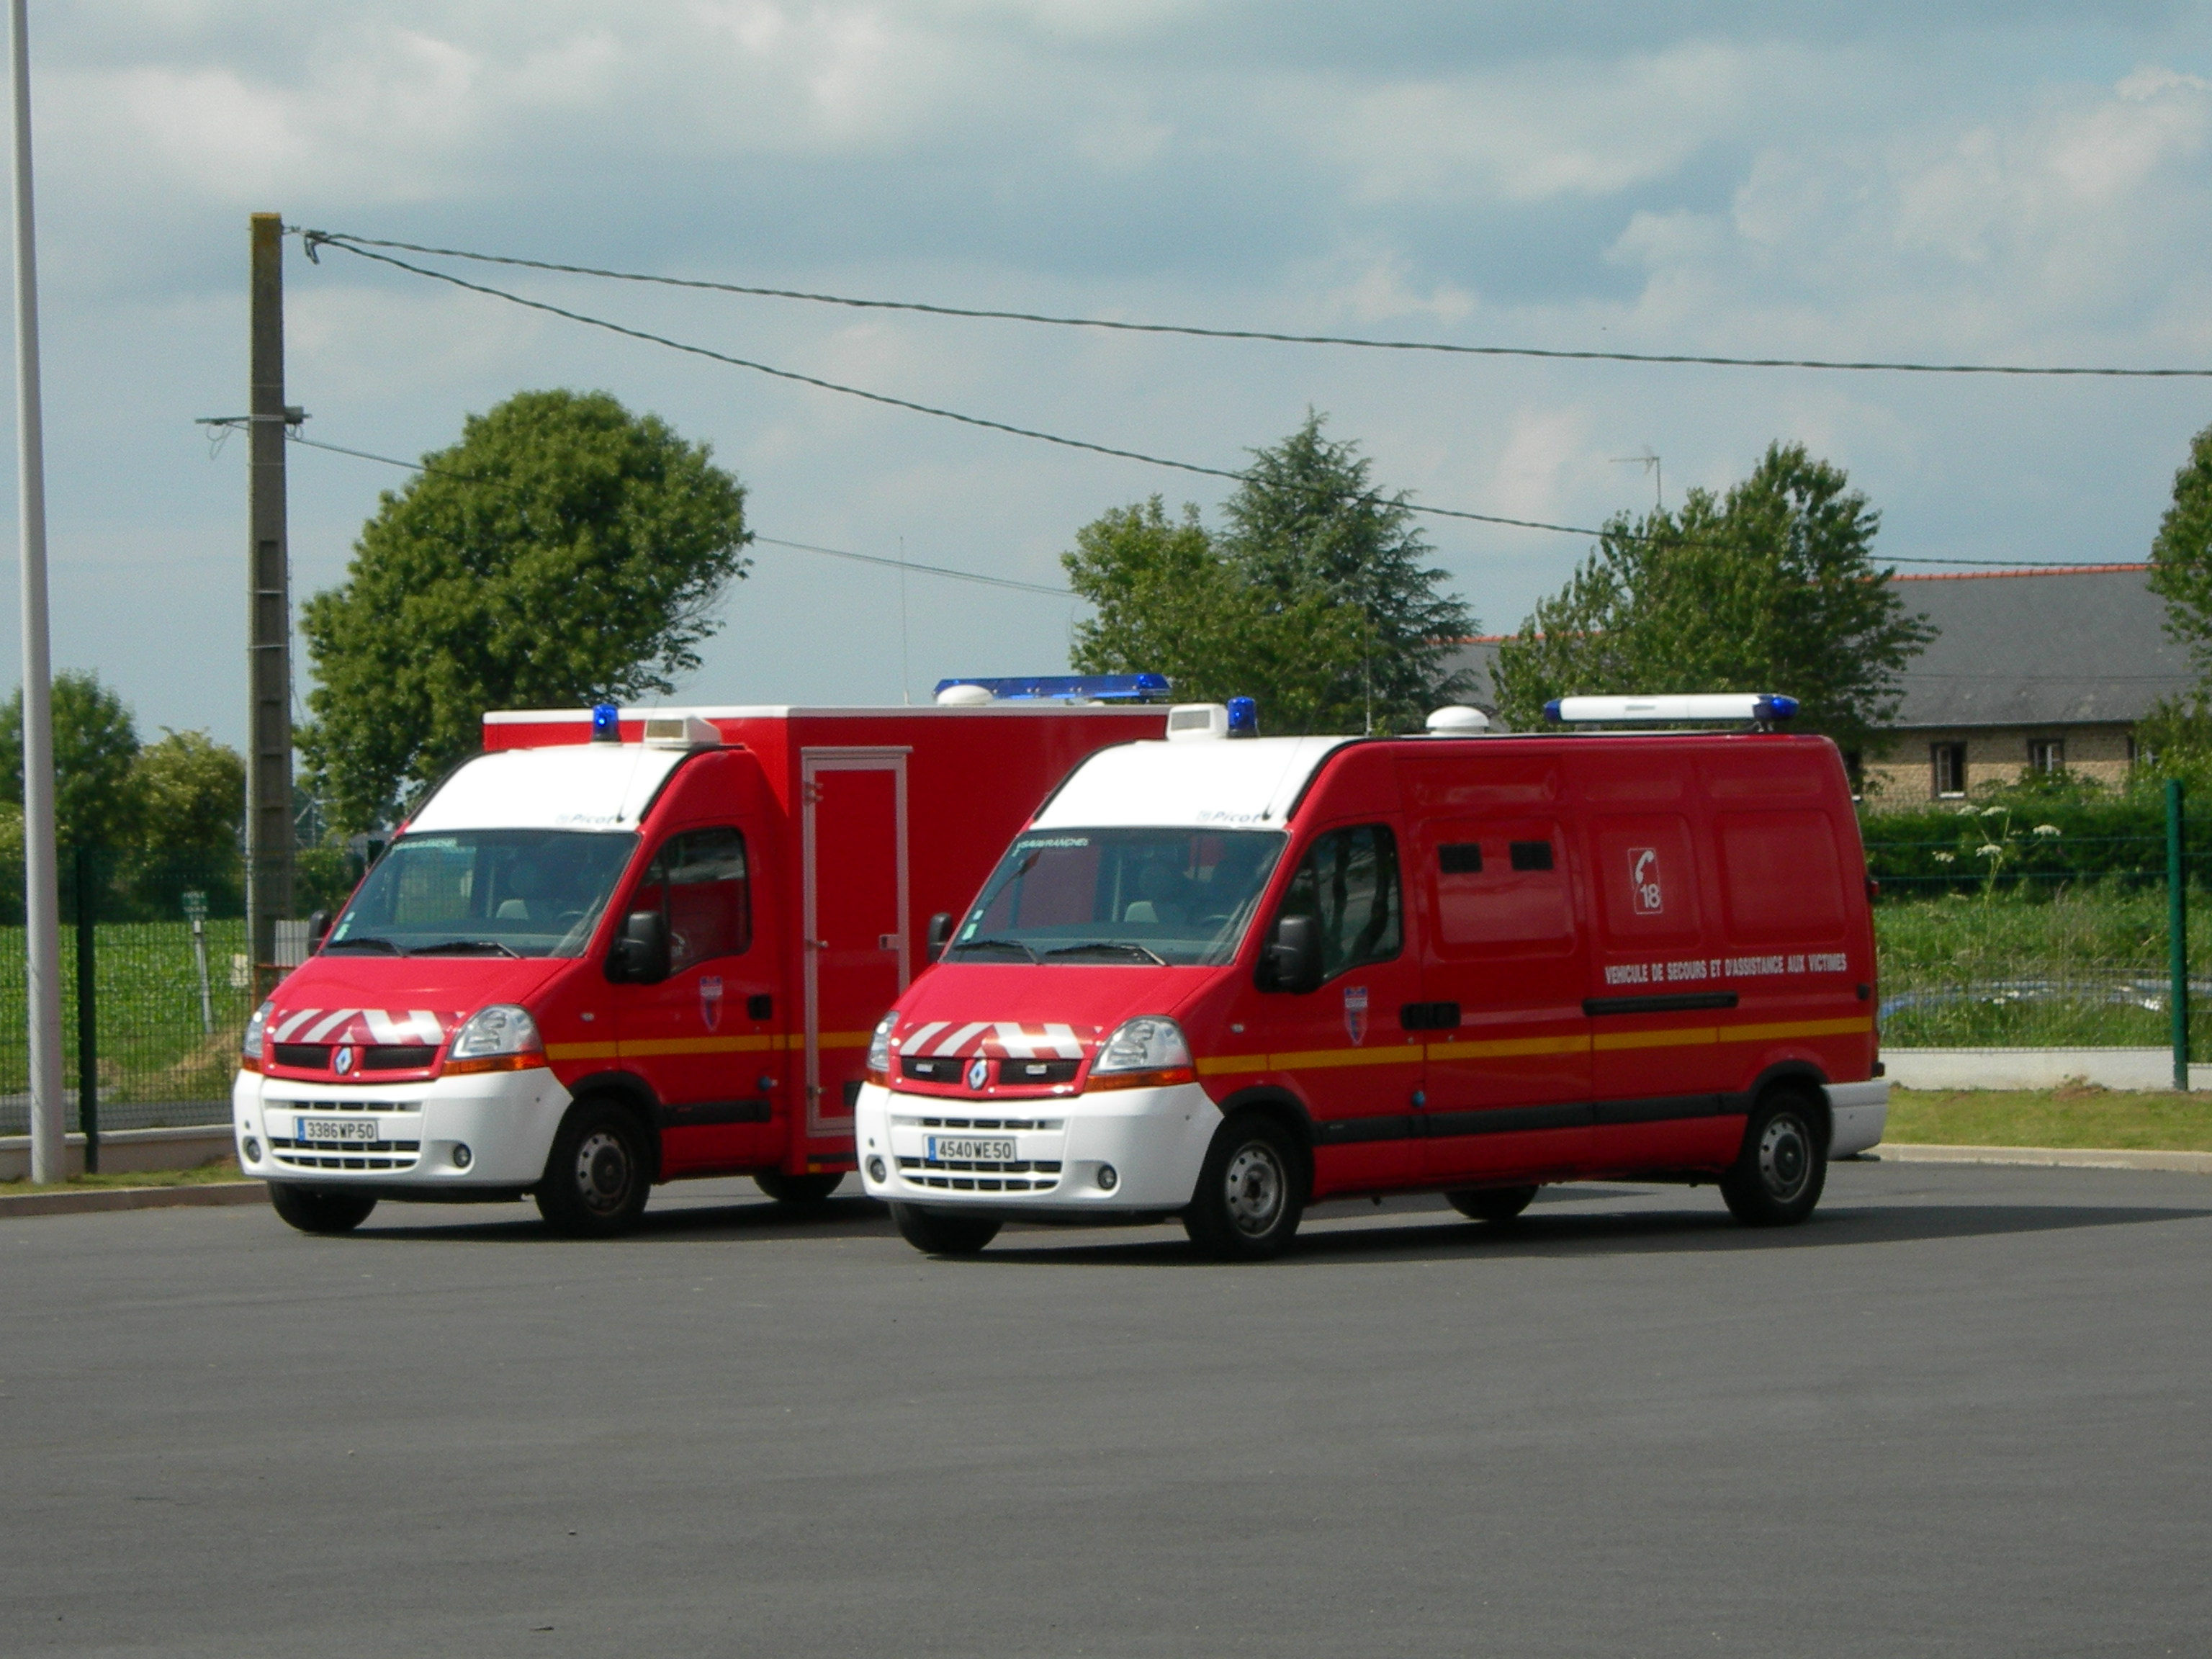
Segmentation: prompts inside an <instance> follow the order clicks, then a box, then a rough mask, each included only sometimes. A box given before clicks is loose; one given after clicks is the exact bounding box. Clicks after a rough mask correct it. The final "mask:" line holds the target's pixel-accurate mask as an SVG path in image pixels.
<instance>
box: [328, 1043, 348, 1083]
mask: <svg viewBox="0 0 2212 1659" xmlns="http://www.w3.org/2000/svg"><path fill="white" fill-rule="evenodd" d="M331 1070H332V1071H333V1072H336V1073H337V1074H338V1075H339V1076H340V1077H343V1076H344V1075H345V1074H346V1073H348V1072H350V1071H351V1070H353V1044H351V1043H350V1042H347V1043H341V1044H340V1045H339V1046H338V1051H337V1053H336V1054H332V1055H331Z"/></svg>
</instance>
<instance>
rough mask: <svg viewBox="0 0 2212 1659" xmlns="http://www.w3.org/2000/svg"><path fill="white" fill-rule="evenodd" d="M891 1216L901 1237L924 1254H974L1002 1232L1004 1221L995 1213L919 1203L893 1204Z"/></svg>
mask: <svg viewBox="0 0 2212 1659" xmlns="http://www.w3.org/2000/svg"><path fill="white" fill-rule="evenodd" d="M891 1220H892V1221H893V1222H895V1223H896V1225H897V1226H898V1230H899V1237H901V1238H902V1239H904V1240H906V1242H907V1243H909V1244H911V1245H913V1246H914V1248H915V1249H917V1250H920V1251H921V1253H922V1254H923V1255H976V1254H978V1253H979V1252H980V1251H981V1249H982V1248H983V1247H984V1246H985V1245H986V1244H988V1243H990V1242H991V1241H992V1240H993V1239H994V1238H996V1237H998V1236H999V1229H1000V1226H1001V1225H1003V1224H1002V1223H1001V1222H1000V1219H999V1218H998V1217H996V1216H994V1215H963V1214H961V1213H960V1212H957V1211H955V1210H933V1209H927V1208H925V1207H924V1206H921V1205H919V1204H894V1205H892V1206H891Z"/></svg>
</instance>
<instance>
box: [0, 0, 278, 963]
mask: <svg viewBox="0 0 2212 1659" xmlns="http://www.w3.org/2000/svg"><path fill="white" fill-rule="evenodd" d="M16 3H17V4H18V5H21V3H22V0H16ZM248 378H249V381H250V385H249V386H248V388H247V390H248V393H249V396H248V399H247V404H246V407H247V409H248V410H250V411H251V413H250V414H249V416H248V417H247V420H246V443H247V446H248V449H247V462H246V573H247V574H246V687H247V696H248V697H249V699H250V700H251V701H250V707H249V708H248V711H247V719H248V726H249V731H248V735H247V750H246V949H247V950H248V951H250V952H252V964H253V995H254V998H255V1000H257V1001H258V1000H260V999H261V998H262V997H264V996H266V995H268V994H269V992H270V988H271V987H273V986H274V985H275V983H276V975H277V969H276V921H277V918H278V917H280V916H289V915H291V913H292V841H293V829H292V568H291V554H290V550H289V547H288V546H287V544H286V538H285V529H284V440H285V437H286V436H287V433H288V428H289V425H290V424H291V423H293V422H296V421H297V420H298V419H299V418H300V416H299V414H298V411H296V410H291V409H289V408H287V407H286V406H285V403H284V225H283V219H282V218H281V217H280V216H278V215H276V214H274V213H257V214H255V215H254V216H253V219H252V363H251V368H250V372H249V376H248Z"/></svg>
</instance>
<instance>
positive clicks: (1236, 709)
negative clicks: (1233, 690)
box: [1229, 697, 1260, 738]
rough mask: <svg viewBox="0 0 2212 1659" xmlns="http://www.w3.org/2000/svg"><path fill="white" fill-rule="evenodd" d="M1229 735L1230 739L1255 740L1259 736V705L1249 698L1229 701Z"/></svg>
mask: <svg viewBox="0 0 2212 1659" xmlns="http://www.w3.org/2000/svg"><path fill="white" fill-rule="evenodd" d="M1229 735H1230V736H1231V737H1232V738H1256V737H1258V736H1259V735H1260V705H1259V704H1258V703H1256V702H1253V701H1252V699H1251V698H1249V697H1231V698H1230V700H1229Z"/></svg>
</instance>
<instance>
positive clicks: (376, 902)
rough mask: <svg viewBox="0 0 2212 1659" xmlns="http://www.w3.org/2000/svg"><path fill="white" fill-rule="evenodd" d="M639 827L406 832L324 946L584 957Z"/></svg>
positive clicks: (378, 950) (415, 952) (382, 951)
mask: <svg viewBox="0 0 2212 1659" xmlns="http://www.w3.org/2000/svg"><path fill="white" fill-rule="evenodd" d="M636 846H637V837H636V836H631V835H587V834H580V833H578V832H575V831H572V830H564V829H459V830H454V831H453V832H452V833H450V834H447V835H435V836H401V837H400V838H399V839H398V841H396V842H392V847H391V848H390V850H389V851H387V852H386V854H385V855H384V856H383V857H382V858H381V859H380V860H377V865H376V867H375V868H374V870H371V871H370V872H368V880H367V881H365V882H363V883H362V886H361V891H360V892H359V893H358V894H356V896H355V897H354V901H353V902H352V903H351V904H349V905H348V906H347V907H346V909H345V914H344V915H342V916H340V917H339V918H338V921H337V926H336V927H332V928H331V933H330V939H329V940H328V941H327V942H326V943H325V945H324V947H323V948H324V949H325V950H326V951H362V952H363V953H365V954H368V953H379V954H383V955H387V956H470V955H475V956H516V957H578V956H581V955H583V953H584V945H585V943H586V941H587V940H588V939H590V938H591V936H592V927H593V925H594V924H596V923H597V922H598V921H599V912H600V911H601V910H602V909H604V908H605V906H606V902H607V896H608V895H609V894H610V893H611V892H612V891H613V890H614V884H615V882H616V880H617V878H619V877H620V876H621V874H622V872H623V866H626V865H627V864H628V863H629V856H630V854H631V852H632V851H633V850H634V849H635V848H636Z"/></svg>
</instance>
